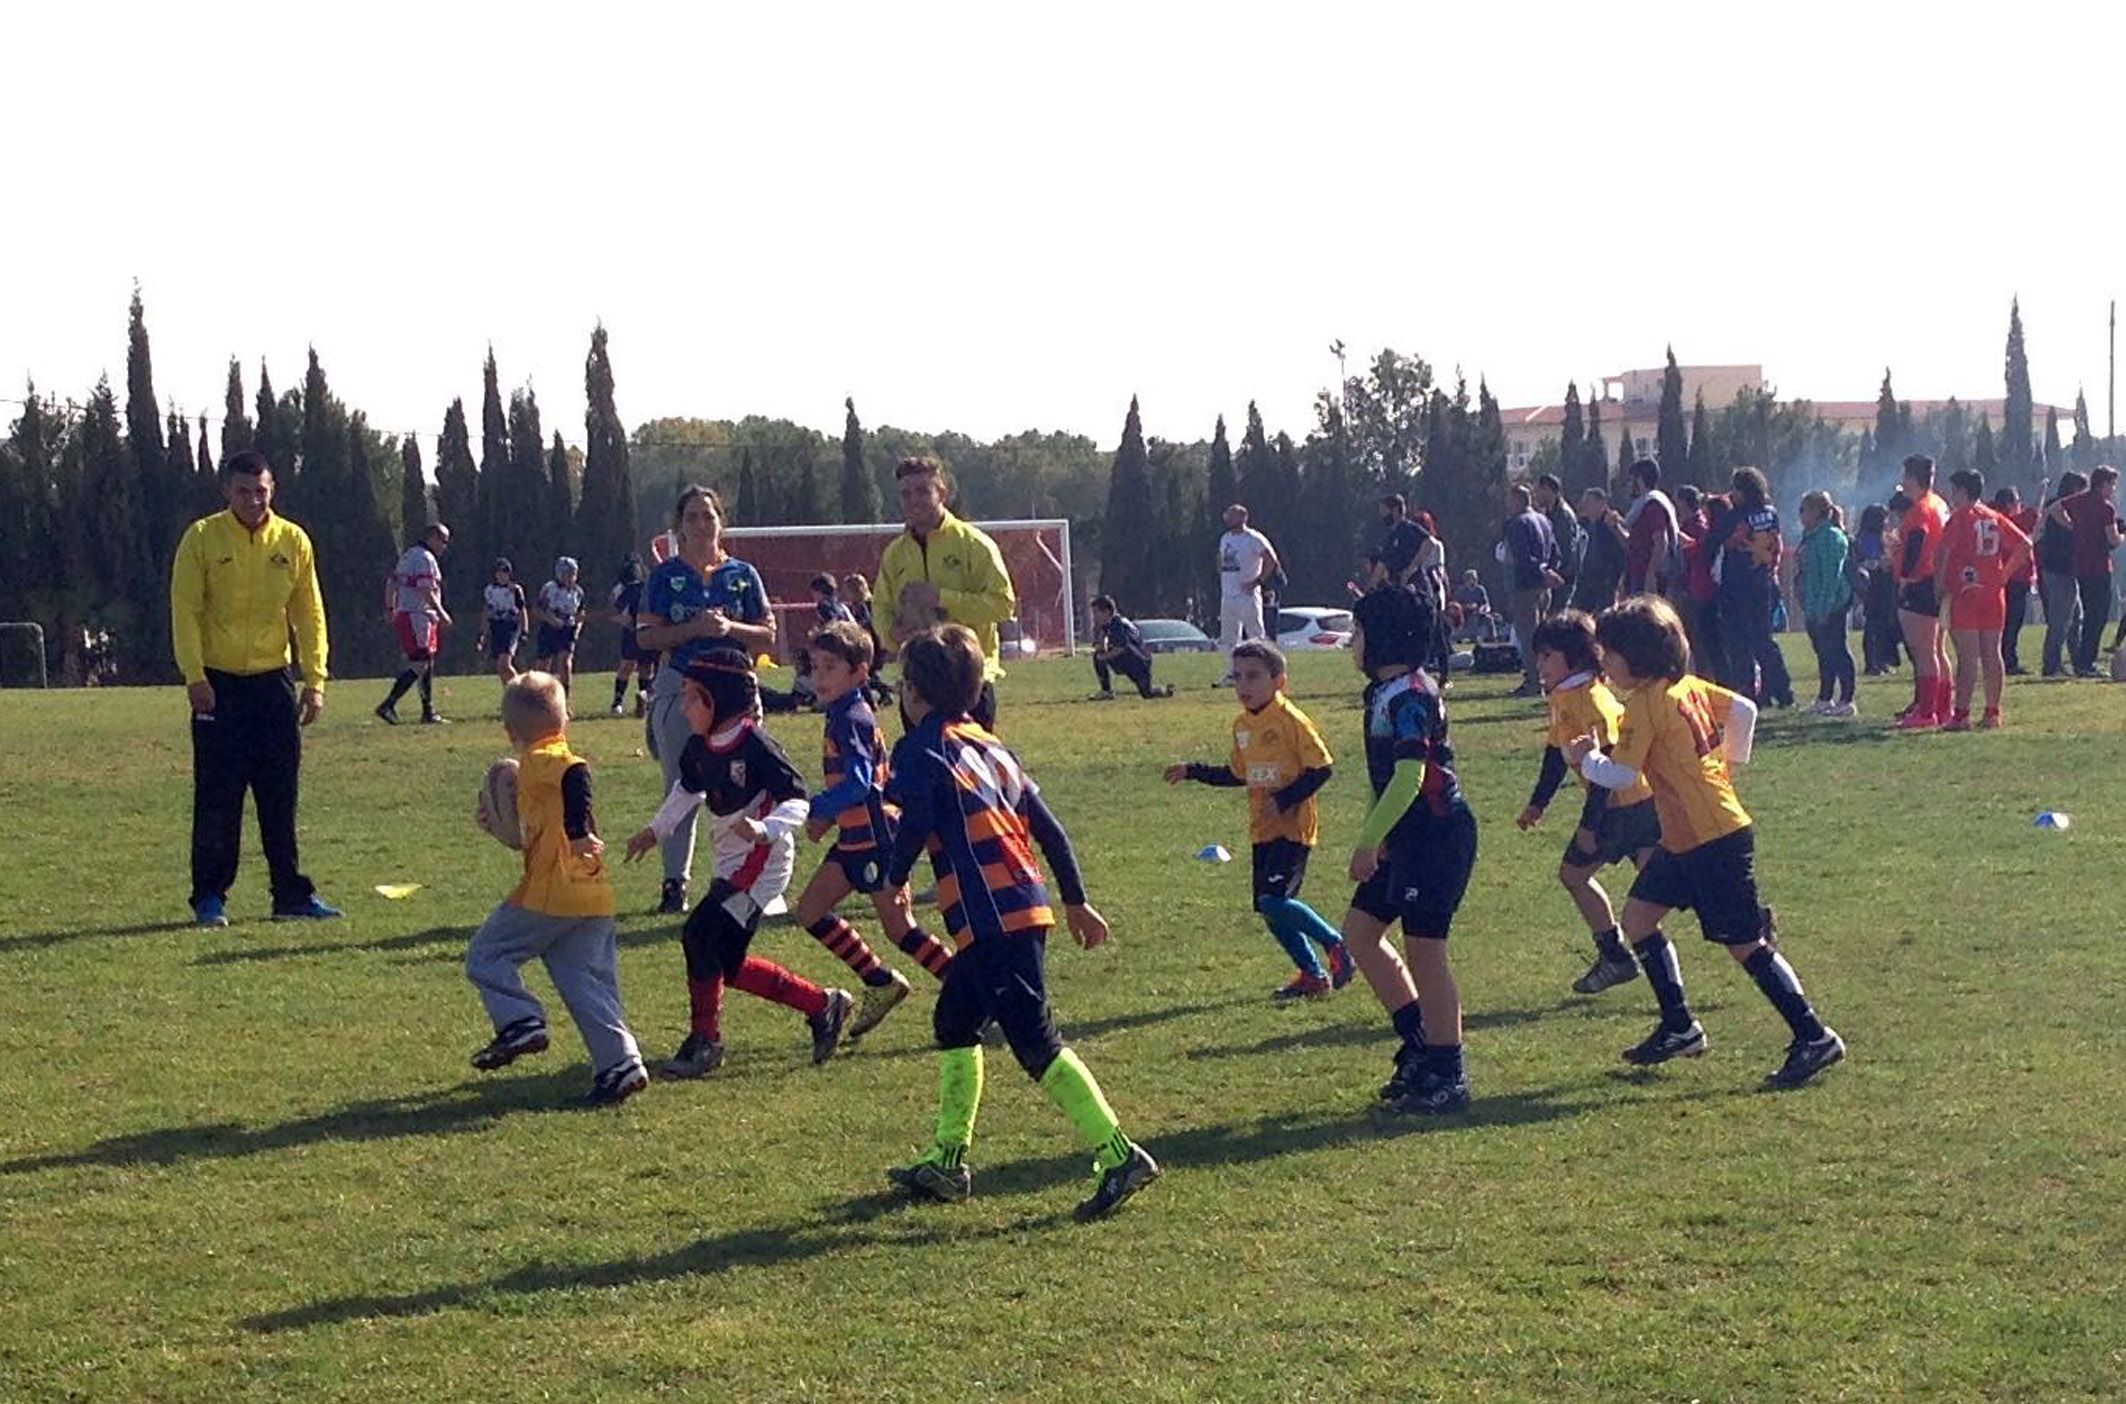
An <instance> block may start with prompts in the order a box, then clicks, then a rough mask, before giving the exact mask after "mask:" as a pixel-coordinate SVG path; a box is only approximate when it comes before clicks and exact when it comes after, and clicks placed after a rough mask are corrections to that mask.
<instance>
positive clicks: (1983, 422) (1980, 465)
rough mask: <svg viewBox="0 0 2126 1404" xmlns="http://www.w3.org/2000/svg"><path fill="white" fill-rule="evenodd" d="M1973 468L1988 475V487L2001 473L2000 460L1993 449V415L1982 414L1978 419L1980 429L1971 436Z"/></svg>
mask: <svg viewBox="0 0 2126 1404" xmlns="http://www.w3.org/2000/svg"><path fill="white" fill-rule="evenodd" d="M1971 466H1972V467H1973V468H1975V469H1977V470H1978V471H1979V472H1981V473H1983V474H1985V475H1986V482H1987V484H1988V485H1991V483H1992V482H1993V476H1994V474H1996V473H1998V472H1999V471H2000V460H1999V459H1998V458H1997V457H1996V456H1995V451H1994V447H1993V418H1992V416H1991V415H1988V414H1984V413H1981V414H1980V415H1979V417H1978V429H1977V431H1976V432H1974V433H1973V434H1972V435H1971Z"/></svg>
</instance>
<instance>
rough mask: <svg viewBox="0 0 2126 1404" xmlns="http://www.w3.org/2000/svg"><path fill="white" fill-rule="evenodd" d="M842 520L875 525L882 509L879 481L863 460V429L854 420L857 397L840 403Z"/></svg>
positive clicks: (861, 425)
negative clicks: (843, 413)
mask: <svg viewBox="0 0 2126 1404" xmlns="http://www.w3.org/2000/svg"><path fill="white" fill-rule="evenodd" d="M842 409H843V410H844V411H846V417H845V418H844V419H843V420H842V520H843V521H845V522H875V521H877V520H879V513H880V511H881V510H882V507H881V502H880V498H879V490H878V479H877V478H876V477H875V476H873V475H872V472H871V465H870V464H869V463H867V462H865V461H864V426H863V424H862V423H860V422H859V421H858V420H857V417H856V398H855V397H854V396H850V397H849V398H848V399H845V400H843V401H842Z"/></svg>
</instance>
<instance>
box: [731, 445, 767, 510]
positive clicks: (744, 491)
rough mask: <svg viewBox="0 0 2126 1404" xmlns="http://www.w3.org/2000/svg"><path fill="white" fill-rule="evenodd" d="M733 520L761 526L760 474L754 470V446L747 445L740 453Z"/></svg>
mask: <svg viewBox="0 0 2126 1404" xmlns="http://www.w3.org/2000/svg"><path fill="white" fill-rule="evenodd" d="M731 520H732V521H734V522H737V523H738V524H739V525H741V526H759V525H761V524H762V523H761V520H760V475H759V474H757V473H755V472H754V471H753V446H752V445H751V444H748V445H746V446H745V447H744V448H742V449H740V450H739V453H738V503H737V505H736V507H735V508H734V509H733V513H732V517H731Z"/></svg>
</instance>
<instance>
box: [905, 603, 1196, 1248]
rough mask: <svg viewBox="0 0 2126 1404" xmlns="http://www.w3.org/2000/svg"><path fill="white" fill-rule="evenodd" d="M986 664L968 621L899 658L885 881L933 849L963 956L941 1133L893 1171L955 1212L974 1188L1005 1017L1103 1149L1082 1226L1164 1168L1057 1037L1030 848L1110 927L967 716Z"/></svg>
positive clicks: (950, 1003)
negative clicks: (990, 1048) (986, 1028)
mask: <svg viewBox="0 0 2126 1404" xmlns="http://www.w3.org/2000/svg"><path fill="white" fill-rule="evenodd" d="M982 668H983V660H982V648H981V645H980V644H979V643H977V642H976V640H975V636H974V634H973V632H972V631H971V630H969V629H968V628H966V626H964V625H960V624H946V625H940V626H938V627H935V628H931V629H926V630H924V631H923V632H921V633H919V634H917V635H916V636H915V637H914V638H912V639H910V640H909V641H908V642H907V644H906V645H905V646H904V647H903V648H902V650H901V710H902V713H903V715H904V716H905V717H906V719H907V721H908V723H909V725H910V728H911V729H910V731H909V733H908V735H907V736H905V737H903V738H902V739H901V742H900V744H899V745H898V746H896V747H895V748H894V770H895V775H894V793H895V796H896V798H897V799H898V800H899V802H900V805H901V823H900V829H899V831H898V833H896V834H895V836H894V841H893V859H892V862H891V865H890V866H889V867H888V868H887V871H886V881H887V883H888V884H889V885H891V886H894V887H904V886H906V885H907V882H908V875H909V873H910V872H911V871H913V869H914V867H915V860H916V858H917V857H918V856H919V855H920V854H922V853H923V852H924V851H925V850H926V849H927V850H928V851H929V853H930V863H931V866H932V868H933V869H935V871H936V873H937V880H938V905H939V906H940V907H942V908H943V909H944V912H945V928H946V930H947V931H948V932H950V933H951V935H952V937H953V938H954V940H956V941H957V942H958V943H959V950H958V952H957V953H956V954H955V955H954V956H953V958H952V964H951V966H949V967H948V968H947V969H946V971H945V986H944V988H943V989H942V990H940V991H939V992H938V1002H937V1010H936V1013H935V1014H934V1015H933V1020H932V1022H933V1026H934V1028H935V1031H936V1034H937V1042H938V1048H939V1049H940V1050H941V1052H940V1056H939V1060H938V1119H937V1139H936V1141H935V1143H934V1144H933V1145H932V1147H931V1149H930V1151H929V1153H928V1154H927V1155H925V1156H924V1157H923V1158H922V1159H920V1160H918V1161H916V1162H915V1163H914V1164H913V1165H909V1166H906V1167H902V1168H897V1169H894V1170H890V1171H888V1172H887V1178H888V1179H890V1180H891V1181H892V1182H893V1183H894V1184H896V1185H899V1186H901V1187H902V1188H903V1189H906V1190H908V1191H910V1192H911V1193H914V1194H920V1195H924V1196H927V1197H929V1198H931V1199H938V1200H944V1201H946V1202H948V1203H956V1202H958V1201H960V1200H963V1199H965V1198H967V1196H968V1195H969V1194H970V1193H972V1192H973V1188H974V1175H973V1172H972V1171H971V1170H970V1169H969V1168H968V1166H967V1159H966V1157H967V1147H968V1145H969V1144H970V1143H971V1142H972V1141H973V1139H974V1121H975V1113H976V1112H977V1111H978V1110H979V1108H980V1106H981V1101H982V1039H981V1029H982V1026H983V1025H984V1024H985V1023H987V1022H989V1021H990V1020H995V1021H996V1024H997V1026H998V1027H999V1028H1000V1029H1001V1030H1002V1031H1003V1034H1004V1038H1005V1040H1006V1041H1007V1042H1009V1043H1010V1045H1011V1051H1012V1055H1013V1056H1014V1057H1015V1058H1017V1059H1018V1061H1019V1066H1020V1067H1022V1068H1024V1069H1025V1070H1026V1074H1027V1076H1029V1077H1031V1078H1033V1079H1034V1081H1036V1082H1038V1083H1040V1084H1041V1090H1042V1091H1043V1092H1046V1093H1047V1094H1048V1096H1049V1099H1050V1100H1051V1101H1053V1102H1054V1103H1055V1104H1056V1106H1057V1107H1059V1108H1060V1109H1061V1110H1062V1112H1063V1114H1064V1115H1065V1116H1067V1117H1069V1118H1070V1122H1071V1125H1072V1126H1074V1127H1076V1128H1077V1131H1078V1135H1079V1137H1080V1138H1081V1139H1082V1140H1083V1141H1084V1142H1085V1144H1086V1145H1087V1146H1089V1147H1091V1148H1092V1151H1093V1173H1094V1177H1095V1179H1094V1187H1093V1192H1092V1195H1091V1197H1089V1198H1087V1199H1086V1200H1085V1201H1083V1202H1082V1203H1080V1204H1079V1205H1078V1217H1079V1218H1080V1219H1096V1218H1099V1217H1101V1216H1103V1215H1105V1214H1108V1213H1111V1212H1112V1211H1113V1210H1114V1209H1115V1208H1117V1207H1118V1206H1119V1205H1120V1204H1121V1203H1122V1202H1123V1201H1124V1200H1126V1199H1128V1198H1129V1197H1130V1196H1131V1195H1133V1194H1135V1193H1136V1192H1137V1191H1138V1190H1140V1189H1142V1188H1144V1186H1146V1185H1148V1184H1150V1183H1151V1182H1152V1181H1153V1180H1155V1179H1157V1178H1158V1177H1159V1163H1158V1162H1157V1161H1155V1160H1153V1159H1152V1157H1151V1155H1150V1154H1149V1153H1148V1152H1146V1151H1145V1149H1144V1148H1143V1147H1142V1146H1139V1145H1138V1144H1137V1143H1136V1142H1134V1141H1132V1140H1130V1139H1129V1137H1127V1136H1125V1135H1123V1134H1122V1127H1121V1126H1120V1124H1119V1123H1118V1122H1117V1121H1116V1120H1115V1113H1114V1109H1113V1108H1112V1107H1110V1106H1109V1105H1108V1104H1107V1098H1106V1096H1105V1095H1104V1094H1103V1093H1102V1092H1101V1091H1100V1084H1099V1083H1097V1082H1095V1081H1094V1080H1093V1075H1092V1070H1091V1069H1089V1068H1087V1067H1086V1066H1085V1064H1084V1062H1083V1061H1082V1060H1081V1059H1080V1058H1079V1057H1078V1055H1077V1054H1076V1053H1075V1052H1073V1051H1072V1050H1070V1049H1069V1048H1066V1047H1064V1045H1063V1038H1062V1035H1061V1034H1060V1033H1058V1032H1057V1030H1056V1019H1055V1014H1054V1013H1053V1012H1052V1011H1051V1010H1050V1009H1049V1007H1048V983H1047V976H1046V971H1045V963H1046V962H1045V958H1044V953H1045V951H1046V948H1047V943H1048V933H1049V930H1050V929H1051V928H1052V927H1053V926H1054V925H1055V913H1054V912H1053V911H1052V910H1051V909H1050V907H1049V905H1048V888H1047V886H1046V885H1045V884H1044V883H1043V882H1042V880H1041V869H1040V866H1039V865H1038V864H1037V863H1036V862H1035V861H1034V856H1033V845H1035V844H1039V845H1040V847H1041V851H1042V852H1043V853H1044V854H1046V855H1047V857H1048V862H1049V865H1050V866H1051V867H1053V868H1054V869H1055V874H1056V886H1057V887H1058V888H1060V889H1061V891H1062V894H1063V915H1064V920H1065V921H1066V922H1067V923H1068V925H1069V927H1070V933H1071V935H1072V936H1074V937H1076V938H1077V941H1078V944H1079V945H1081V946H1083V947H1084V948H1085V949H1086V950H1091V949H1092V948H1093V947H1095V946H1098V945H1099V944H1101V943H1102V942H1103V941H1105V940H1106V939H1107V921H1106V919H1105V918H1103V917H1102V916H1101V915H1100V913H1099V912H1097V911H1095V910H1094V909H1093V908H1092V906H1091V905H1090V904H1089V903H1087V901H1086V900H1085V884H1084V881H1083V880H1082V879H1081V878H1080V876H1079V874H1078V860H1077V857H1076V855H1075V854H1074V853H1073V852H1072V851H1071V846H1070V836H1069V835H1068V834H1066V833H1065V832H1064V831H1063V826H1062V824H1061V823H1059V822H1058V821H1057V819H1056V816H1055V815H1054V814H1052V813H1051V812H1050V811H1049V808H1048V805H1047V804H1046V803H1045V802H1044V801H1043V800H1042V798H1041V791H1040V789H1039V787H1038V786H1036V785H1035V784H1034V781H1033V777H1032V776H1031V775H1029V774H1027V773H1026V771H1025V769H1024V768H1023V767H1022V766H1021V765H1020V764H1019V760H1018V757H1016V756H1014V755H1013V754H1012V753H1011V752H1010V751H1008V750H1006V749H1005V748H1004V743H1003V742H1001V741H999V740H997V738H996V737H994V736H992V735H990V733H989V732H988V731H986V730H984V729H983V728H982V727H981V726H980V725H978V724H977V723H976V722H974V721H973V720H972V719H971V716H970V714H971V713H972V712H973V710H974V708H975V706H976V705H977V704H978V703H979V701H980V699H981V695H982Z"/></svg>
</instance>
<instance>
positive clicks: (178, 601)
mask: <svg viewBox="0 0 2126 1404" xmlns="http://www.w3.org/2000/svg"><path fill="white" fill-rule="evenodd" d="M203 530H204V529H203V528H202V527H201V526H200V525H199V524H197V523H194V524H193V525H192V526H191V527H190V528H189V529H188V530H187V531H186V532H185V534H184V535H183V536H181V537H179V538H178V539H177V557H176V559H175V560H174V561H172V562H171V564H170V651H171V653H172V654H173V655H175V657H176V659H177V672H178V676H180V677H182V678H183V679H184V680H185V683H186V685H187V686H189V685H191V684H192V683H196V682H203V681H205V680H206V676H207V661H206V655H205V649H204V645H203V643H202V641H201V638H200V619H201V616H203V615H204V614H205V613H206V610H207V564H206V552H205V548H204V547H202V545H201V544H200V536H201V533H202V531H203Z"/></svg>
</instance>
